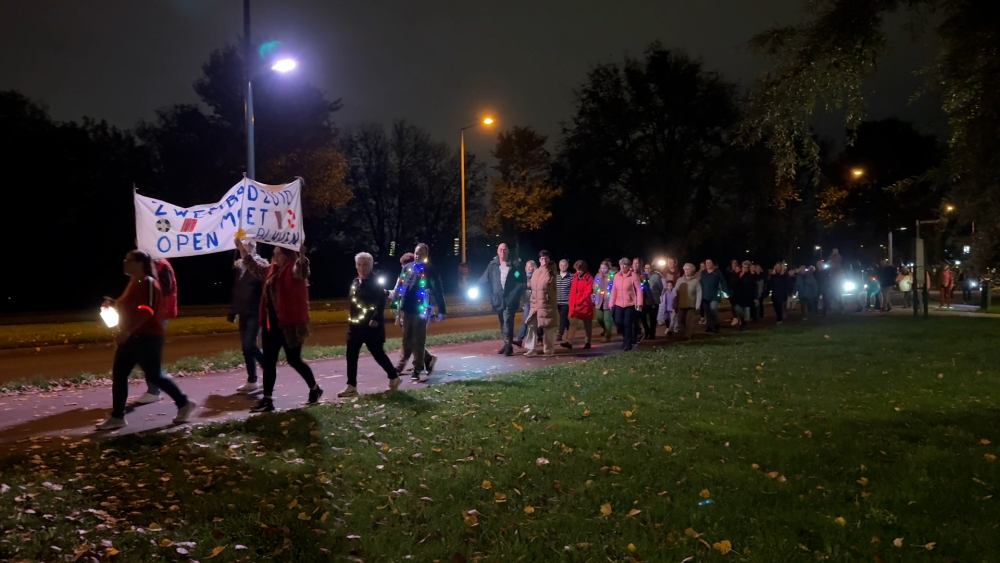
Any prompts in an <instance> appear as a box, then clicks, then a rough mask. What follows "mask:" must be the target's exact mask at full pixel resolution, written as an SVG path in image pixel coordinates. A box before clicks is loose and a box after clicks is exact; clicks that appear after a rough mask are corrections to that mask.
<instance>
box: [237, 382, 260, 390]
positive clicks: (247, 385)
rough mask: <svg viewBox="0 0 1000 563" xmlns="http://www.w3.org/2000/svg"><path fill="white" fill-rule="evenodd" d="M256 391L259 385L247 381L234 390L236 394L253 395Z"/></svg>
mask: <svg viewBox="0 0 1000 563" xmlns="http://www.w3.org/2000/svg"><path fill="white" fill-rule="evenodd" d="M257 389H260V385H257V383H256V382H254V383H250V382H249V381H247V382H246V383H244V384H243V385H240V386H239V387H237V388H236V392H237V393H253V392H254V391H256V390H257Z"/></svg>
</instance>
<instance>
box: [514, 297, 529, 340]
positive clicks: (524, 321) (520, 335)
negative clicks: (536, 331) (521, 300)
mask: <svg viewBox="0 0 1000 563" xmlns="http://www.w3.org/2000/svg"><path fill="white" fill-rule="evenodd" d="M529 310H531V305H528V304H525V305H524V307H522V308H521V329H520V330H518V331H517V340H518V341H519V342H524V339H525V338H527V336H528V311H529Z"/></svg>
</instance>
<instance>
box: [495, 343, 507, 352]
mask: <svg viewBox="0 0 1000 563" xmlns="http://www.w3.org/2000/svg"><path fill="white" fill-rule="evenodd" d="M506 351H507V346H506V345H504V347H503V348H500V349H499V350H497V354H503V353H504V352H506Z"/></svg>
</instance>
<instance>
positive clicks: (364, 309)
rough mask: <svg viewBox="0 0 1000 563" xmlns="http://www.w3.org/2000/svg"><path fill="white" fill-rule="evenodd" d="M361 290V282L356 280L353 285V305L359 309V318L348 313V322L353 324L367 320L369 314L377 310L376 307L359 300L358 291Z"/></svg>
mask: <svg viewBox="0 0 1000 563" xmlns="http://www.w3.org/2000/svg"><path fill="white" fill-rule="evenodd" d="M360 288H361V280H360V279H356V280H354V283H352V284H351V305H353V306H354V307H357V308H358V311H359V312H358V316H357V317H355V316H353V315H351V313H350V311H348V313H347V321H348V322H350V323H351V324H359V323H361V322H363V321H364V320H365V318H366V317H367V316H368V314H369V313H371V312H372V311H374V310H375V305H372V304H370V303H365V302H364V301H361V300H359V299H358V290H359V289H360Z"/></svg>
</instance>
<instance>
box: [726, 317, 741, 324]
mask: <svg viewBox="0 0 1000 563" xmlns="http://www.w3.org/2000/svg"><path fill="white" fill-rule="evenodd" d="M738 324H740V320H739V319H737V318H736V317H733V321H732V322H731V323H729V326H736V325H738Z"/></svg>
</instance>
